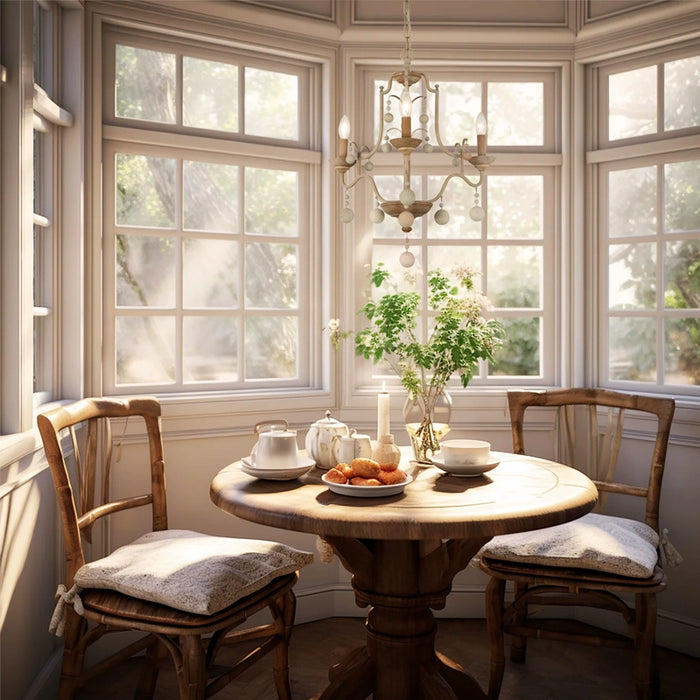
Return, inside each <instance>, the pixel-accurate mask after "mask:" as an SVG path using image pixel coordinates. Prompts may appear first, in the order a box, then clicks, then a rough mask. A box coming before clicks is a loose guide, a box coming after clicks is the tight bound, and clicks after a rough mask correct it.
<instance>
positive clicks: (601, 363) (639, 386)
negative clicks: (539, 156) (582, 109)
mask: <svg viewBox="0 0 700 700" xmlns="http://www.w3.org/2000/svg"><path fill="white" fill-rule="evenodd" d="M698 55H700V52H699V51H698V47H697V43H692V42H686V43H684V44H682V45H680V46H674V47H673V48H671V49H668V48H665V49H663V48H662V49H656V50H653V51H646V52H640V53H638V54H635V55H633V56H625V57H622V58H618V59H608V60H605V61H602V62H600V63H595V64H592V65H591V66H589V67H588V69H587V72H588V79H589V82H590V85H591V94H593V95H595V100H591V101H590V104H589V106H588V109H587V112H588V116H589V121H590V122H591V123H593V124H595V125H596V129H595V130H594V133H593V134H591V135H590V136H589V141H588V148H589V150H588V152H587V153H586V161H587V166H588V169H589V172H590V174H591V180H590V182H591V189H592V191H593V192H595V197H594V201H595V205H594V208H593V209H591V219H590V222H591V224H590V226H591V228H593V234H594V238H593V239H592V240H595V243H594V244H593V245H592V246H591V249H592V259H593V260H594V261H595V263H594V277H595V281H594V284H595V287H596V292H597V303H596V304H595V305H591V314H592V318H591V319H590V323H591V328H592V330H593V331H594V334H595V338H596V341H595V343H594V344H593V345H592V346H591V350H592V352H593V356H594V357H595V360H594V362H593V363H592V364H593V367H592V372H593V377H594V379H593V381H594V384H595V385H596V386H602V387H606V388H610V389H616V390H619V391H636V392H644V393H654V394H665V395H668V394H672V395H676V396H678V397H682V398H683V400H685V401H688V402H692V403H696V402H697V400H698V398H700V386H693V385H685V384H665V383H664V382H663V381H662V379H661V378H662V377H664V374H665V372H666V370H665V359H666V358H665V355H664V352H663V349H664V334H663V327H664V320H665V319H667V318H673V317H675V316H680V315H681V311H680V310H675V309H667V308H666V307H665V305H664V303H663V295H664V284H663V282H664V269H663V262H664V261H663V257H662V256H660V255H657V260H656V285H657V289H656V306H655V308H654V309H649V310H647V309H643V310H635V311H629V312H627V314H626V313H625V312H624V311H621V310H613V309H610V308H609V293H610V290H609V267H608V242H609V241H613V243H614V241H615V239H610V238H609V235H608V233H609V232H608V221H607V217H608V198H609V195H608V191H607V186H608V184H607V183H608V175H609V173H610V172H612V171H616V170H623V169H630V168H635V167H647V166H654V167H655V168H656V169H657V171H658V169H659V168H663V167H664V165H665V164H667V163H674V162H684V161H687V160H691V161H694V160H698V161H700V148H698V147H697V144H698V135H700V125H699V126H696V127H688V128H683V129H673V130H668V131H666V130H665V129H664V118H663V117H664V114H663V106H664V102H663V87H664V84H663V79H664V74H663V64H664V63H666V62H672V61H675V60H678V59H681V58H686V57H689V56H698ZM647 66H657V67H659V66H660V68H657V96H658V99H657V130H656V132H655V133H653V134H645V135H641V136H636V137H630V138H624V139H613V140H610V139H609V137H608V124H609V115H608V76H609V75H610V74H612V73H619V72H624V71H627V70H633V69H636V68H643V67H647ZM660 182H661V184H662V181H661V180H660V179H659V176H658V174H657V192H656V197H657V214H658V219H659V220H658V221H657V226H656V232H655V234H654V236H653V241H652V240H651V238H652V237H651V236H650V237H649V239H650V240H649V242H653V243H654V245H655V246H656V249H657V253H658V251H659V248H660V246H662V245H663V243H664V241H665V240H667V238H665V237H666V236H667V234H666V233H665V232H664V230H663V192H662V187H658V183H660ZM662 186H663V184H662ZM672 235H673V240H674V241H675V240H678V239H679V238H681V239H684V238H691V237H693V238H698V237H700V229H699V231H698V233H695V234H694V233H693V232H689V233H688V234H680V235H679V236H676V235H675V234H672ZM624 241H625V238H621V239H620V243H622V242H624ZM682 315H683V316H690V317H694V318H700V309H692V308H691V309H683V310H682ZM612 316H615V317H624V316H630V317H631V316H640V317H649V318H654V319H656V324H655V325H656V334H657V335H656V349H657V357H656V376H657V378H656V380H655V381H633V380H620V379H611V378H610V367H609V348H610V342H609V333H608V323H609V319H610V318H611V317H612ZM659 350H660V351H661V352H659Z"/></svg>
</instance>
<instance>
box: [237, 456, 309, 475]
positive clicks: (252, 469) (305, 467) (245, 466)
mask: <svg viewBox="0 0 700 700" xmlns="http://www.w3.org/2000/svg"><path fill="white" fill-rule="evenodd" d="M315 464H316V462H315V461H314V460H313V459H309V458H308V457H302V456H301V455H299V456H297V466H296V467H283V468H282V469H271V468H268V467H257V466H253V465H252V464H251V463H250V457H249V456H248V457H244V458H243V459H241V471H242V472H245V473H246V474H248V475H249V476H254V477H256V478H258V479H267V480H268V481H291V480H292V479H298V478H299V477H300V476H301V475H302V474H306V472H308V471H309V469H311V467H313V466H315Z"/></svg>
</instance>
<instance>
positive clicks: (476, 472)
mask: <svg viewBox="0 0 700 700" xmlns="http://www.w3.org/2000/svg"><path fill="white" fill-rule="evenodd" d="M430 461H431V463H432V464H434V465H435V466H436V467H438V469H442V470H443V471H445V472H447V473H448V474H451V475H452V476H481V474H484V473H485V472H487V471H490V470H491V469H493V468H494V467H497V466H498V465H499V464H500V463H501V462H500V460H495V459H494V457H493V455H490V459H489V461H488V462H486V463H485V464H445V462H444V461H443V460H442V455H441V454H440V453H439V452H437V453H436V454H434V455H433V456H432V458H431V460H430Z"/></svg>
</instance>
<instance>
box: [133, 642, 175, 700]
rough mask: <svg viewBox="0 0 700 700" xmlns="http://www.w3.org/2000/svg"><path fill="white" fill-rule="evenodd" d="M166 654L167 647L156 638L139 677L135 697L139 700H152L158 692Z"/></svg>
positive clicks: (149, 648)
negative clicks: (157, 685) (157, 687)
mask: <svg viewBox="0 0 700 700" xmlns="http://www.w3.org/2000/svg"><path fill="white" fill-rule="evenodd" d="M166 654H167V651H166V649H165V647H164V646H163V645H162V644H160V643H159V642H158V639H157V638H155V637H154V638H153V643H152V644H151V645H150V646H149V647H148V649H147V650H146V658H145V662H144V665H143V669H142V671H141V674H140V676H139V683H138V686H137V688H136V693H135V696H134V697H135V698H138V700H150V698H152V697H153V695H154V693H155V692H156V684H157V682H158V674H159V672H160V667H161V664H162V662H163V659H164V658H165V655H166Z"/></svg>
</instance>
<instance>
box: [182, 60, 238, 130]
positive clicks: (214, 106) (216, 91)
mask: <svg viewBox="0 0 700 700" xmlns="http://www.w3.org/2000/svg"><path fill="white" fill-rule="evenodd" d="M182 123H183V124H184V125H185V126H196V127H198V128H200V129H216V130H217V131H230V132H236V131H238V66H233V65H231V64H230V63H220V62H218V61H205V60H202V59H200V58H190V57H189V56H184V57H183V59H182Z"/></svg>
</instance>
